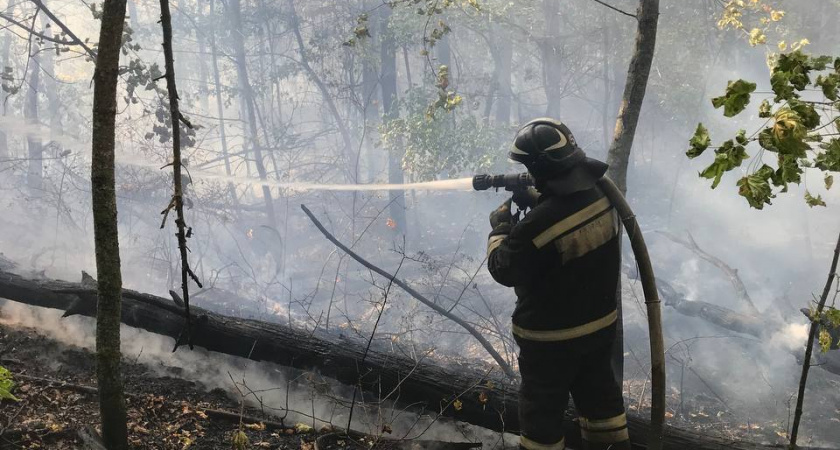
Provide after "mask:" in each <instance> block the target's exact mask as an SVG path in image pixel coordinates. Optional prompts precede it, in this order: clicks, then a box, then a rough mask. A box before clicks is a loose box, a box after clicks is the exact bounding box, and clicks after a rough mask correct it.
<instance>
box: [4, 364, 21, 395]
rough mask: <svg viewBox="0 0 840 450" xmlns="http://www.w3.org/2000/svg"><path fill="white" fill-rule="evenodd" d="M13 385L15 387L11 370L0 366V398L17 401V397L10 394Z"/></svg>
mask: <svg viewBox="0 0 840 450" xmlns="http://www.w3.org/2000/svg"><path fill="white" fill-rule="evenodd" d="M13 387H15V382H14V381H12V374H11V372H9V371H8V370H7V369H6V368H5V367H3V366H0V400H12V401H15V402H16V401H18V399H17V397H15V396H14V395H12V388H13Z"/></svg>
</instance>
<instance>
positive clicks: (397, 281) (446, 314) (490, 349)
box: [300, 205, 516, 378]
mask: <svg viewBox="0 0 840 450" xmlns="http://www.w3.org/2000/svg"><path fill="white" fill-rule="evenodd" d="M300 207H301V209H303V212H304V213H306V215H307V216H309V220H311V221H312V223H314V224H315V226H316V227H318V230H319V231H320V232H321V234H323V235H324V237H326V238H327V240H329V241H330V242H332V243H333V244H335V246H336V247H338V248H340V249H341V250H342V251H344V253H347V255H349V256H350V257H351V258H353V259H355V260H356V261H358V262H359V264H361V265H363V266H365V267H366V268H367V269H370V270H372V271H374V272H376V273H377V274H379V275H381V276H382V277H384V278H386V279H388V280H389V281H390V282H393V283H394V284H396V285H397V286H399V287H401V288H402V289H403V290H404V291H406V292H408V293H409V294H410V295H411V296H412V297H414V298H416V299H417V300H419V301H420V302H421V303H423V304H424V305H426V306H428V307H429V308H432V309H433V310H434V311H435V312H437V313H439V314H440V315H442V316H444V317H446V318H447V319H449V320H451V321H453V322H455V323H457V324H458V325H460V326H461V328H463V329H464V330H466V331H467V332H468V333H470V334H471V335H472V336H473V337H474V338H475V339H476V340H477V341H478V342H479V343H480V344H481V346H482V347H484V349H485V350H486V351H487V353H488V354H490V356H491V357H492V358H493V359H494V360H495V361H496V363H497V364H499V367H501V368H502V370H503V371H504V372H505V375H507V376H508V377H510V378H515V376H516V374H515V373H514V372H513V369H511V367H510V365H509V364H508V363H507V361H505V360H504V358H502V356H501V355H500V354H499V352H497V351H496V349H495V348H493V345H492V344H490V342H489V341H487V339H486V338H485V337H484V336H482V335H481V333H479V332H478V331H476V329H475V328H474V327H472V326H471V325H470V324H468V323H467V322H466V321H465V320H464V319H462V318H460V317H458V316H456V315H455V314H452V313H450V312H449V311H447V310H446V308H443V307H441V306H440V305H437V304H435V303H434V302H433V301H431V300H429V299H427V298H426V297H424V296H423V295H422V294H420V293H419V292H417V291H415V290H414V289H413V288H412V287H411V286H409V285H407V284H406V283H405V282H404V281H402V280H400V279H399V278H397V277H396V276H395V275H392V274H390V273H388V272H386V271H384V270H382V269H380V268H379V267H377V266H374V265H373V264H371V263H369V262H368V261H367V260H365V259H364V258H362V257H361V256H359V255H357V254H356V253H355V252H353V250H350V248H349V247H347V246H346V245H344V244H342V243H341V242H340V241H339V240H338V239H336V238H335V236H333V235H332V234H331V233H330V232H329V231H327V229H326V228H324V225H322V224H321V222H319V221H318V219H317V218H315V215H314V214H312V211H310V210H309V208H307V207H306V205H300Z"/></svg>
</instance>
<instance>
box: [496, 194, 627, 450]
mask: <svg viewBox="0 0 840 450" xmlns="http://www.w3.org/2000/svg"><path fill="white" fill-rule="evenodd" d="M619 230H620V222H619V218H618V214H617V213H616V211H615V209H614V208H613V207H612V205H611V204H610V202H609V200H608V199H607V198H606V197H605V196H604V194H603V192H601V190H600V189H598V188H597V187H594V188H591V189H587V190H583V191H578V192H574V193H571V194H568V195H556V194H551V193H550V192H549V193H544V194H543V195H542V196H541V197H540V199H539V203H538V204H537V206H536V207H535V208H534V209H533V210H532V211H531V212H530V213H528V214H527V215H526V216H525V217H524V218H523V219H522V220H521V221H520V222H518V223H517V224H516V225H510V224H507V223H502V224H500V225H498V226H496V228H495V229H494V230H493V232H492V233H491V234H490V239H489V242H488V267H489V270H490V273H491V274H492V275H493V278H495V279H496V281H498V282H499V283H501V284H503V285H505V286H511V287H514V288H515V291H516V295H517V297H518V300H517V303H516V309H515V311H514V313H513V333H514V336H515V338H516V342H517V343H518V344H519V346H520V356H519V368H520V372H521V375H522V385H521V390H520V401H519V414H520V425H521V446H522V447H524V448H526V449H529V450H560V449H562V448H564V438H563V432H562V428H561V424H562V421H563V416H564V412H565V410H566V408H567V405H568V400H569V393H571V395H572V397H573V398H574V401H575V406H576V408H577V410H578V413H579V414H580V425H581V432H582V437H583V438H584V440H585V442H587V443H589V445H590V448H610V447H611V446H612V448H629V441H628V435H627V420H626V416H625V414H624V402H623V398H622V391H621V386H619V385H618V383H617V382H616V377H615V374H614V373H613V369H612V366H611V364H610V357H611V351H610V349H611V347H612V343H613V340H614V339H615V333H616V320H617V310H616V307H617V304H616V303H617V292H618V289H617V288H618V283H619V280H620V278H619V277H620V272H619V271H620V264H621V255H620V249H619V239H620V231H619ZM625 446H626V447H625Z"/></svg>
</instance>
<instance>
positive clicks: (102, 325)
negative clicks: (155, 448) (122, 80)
mask: <svg viewBox="0 0 840 450" xmlns="http://www.w3.org/2000/svg"><path fill="white" fill-rule="evenodd" d="M125 8H126V0H110V1H107V2H105V4H104V6H103V10H102V24H101V27H100V30H99V50H98V54H97V58H96V70H95V71H94V75H93V127H92V128H93V130H92V131H93V143H92V146H91V147H92V153H93V154H92V161H91V175H90V176H91V193H92V205H93V231H94V243H95V246H96V271H97V276H98V280H99V281H98V283H97V286H98V300H97V312H96V379H97V384H98V387H99V411H100V417H101V420H102V438H103V439H104V441H105V445H106V446H107V447H108V448H109V449H110V450H121V449H125V448H128V442H127V431H126V411H125V398H124V397H123V383H122V376H121V374H120V317H121V297H120V293H121V291H122V276H121V274H120V245H119V237H118V227H117V198H116V186H115V179H114V143H115V131H116V130H115V122H116V115H117V77H118V75H119V63H120V47H121V45H122V44H121V42H122V32H123V23H124V22H125Z"/></svg>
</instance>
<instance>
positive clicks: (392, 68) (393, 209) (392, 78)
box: [379, 7, 408, 235]
mask: <svg viewBox="0 0 840 450" xmlns="http://www.w3.org/2000/svg"><path fill="white" fill-rule="evenodd" d="M390 18H391V8H390V7H385V8H382V17H381V18H380V20H381V22H380V24H379V34H380V39H381V40H382V42H381V47H380V54H379V57H380V64H381V68H380V77H379V80H380V84H381V86H382V109H383V117H384V121H385V122H388V121H390V120H394V119H396V118H398V117H399V114H400V112H399V108H398V106H397V104H396V100H397V45H396V43H395V42H394V37H393V36H392V35H391V34H390V32H389V31H388V22H389V21H390ZM402 158H403V151H402V148H401V144H400V143H398V144H397V146H396V148H394V149H391V151H390V152H388V183H391V184H401V183H403V182H404V180H405V178H404V175H403V170H402ZM388 200H389V201H390V216H391V219H392V220H393V221H394V223H395V224H396V227H395V228H394V230H395V231H396V232H398V233H399V234H402V235H405V234H407V232H408V224H407V223H406V214H405V209H406V205H405V191H388Z"/></svg>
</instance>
